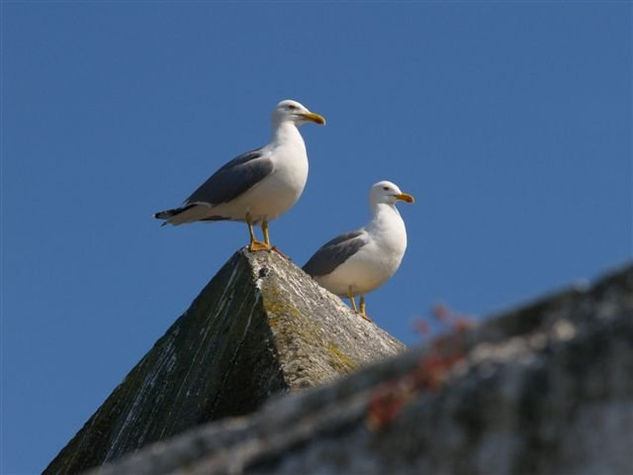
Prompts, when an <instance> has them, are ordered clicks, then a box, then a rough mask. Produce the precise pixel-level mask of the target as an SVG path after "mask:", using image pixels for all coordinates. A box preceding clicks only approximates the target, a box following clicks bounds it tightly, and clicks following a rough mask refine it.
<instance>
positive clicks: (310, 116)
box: [301, 112, 325, 125]
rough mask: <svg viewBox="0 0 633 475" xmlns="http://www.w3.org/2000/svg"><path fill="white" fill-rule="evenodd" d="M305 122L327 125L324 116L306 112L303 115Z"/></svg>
mask: <svg viewBox="0 0 633 475" xmlns="http://www.w3.org/2000/svg"><path fill="white" fill-rule="evenodd" d="M301 117H303V118H304V119H305V120H309V121H310V122H314V123H315V124H319V125H325V118H324V117H323V116H322V115H319V114H315V113H314V112H305V113H303V114H301Z"/></svg>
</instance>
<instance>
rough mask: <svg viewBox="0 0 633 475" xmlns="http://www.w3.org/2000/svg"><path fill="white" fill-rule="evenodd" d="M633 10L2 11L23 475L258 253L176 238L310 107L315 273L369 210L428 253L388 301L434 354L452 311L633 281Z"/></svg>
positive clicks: (397, 322) (408, 269) (307, 218)
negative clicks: (167, 223)
mask: <svg viewBox="0 0 633 475" xmlns="http://www.w3.org/2000/svg"><path fill="white" fill-rule="evenodd" d="M631 31H632V22H631V4H630V3H628V2H610V3H609V2H595V3H594V2H563V3H548V2H531V3H509V4H508V3H497V2H481V3H477V2H464V3H461V2H447V3H442V2H431V3H424V2H420V3H403V4H389V3H371V4H360V3H352V2H348V3H342V4H338V3H329V4H327V5H317V4H309V3H303V4H299V5H296V4H289V3H280V2H275V3H267V4H264V5H262V4H256V3H248V4H240V5H233V4H227V3H207V2H189V3H176V2H174V3H170V2H161V3H153V2H98V3H96V2H94V3H93V2H86V3H79V2H3V3H2V61H3V64H2V67H3V70H2V81H3V91H2V134H3V143H2V252H3V254H2V277H3V279H2V358H3V361H2V405H3V407H2V411H1V413H2V418H3V419H2V437H3V441H2V449H3V453H2V457H1V458H2V471H3V473H34V472H38V471H41V470H42V469H43V468H44V466H45V465H46V464H47V463H48V462H49V461H50V460H51V459H52V457H53V456H55V455H56V454H57V452H58V451H59V450H60V449H61V448H62V447H63V446H64V445H65V444H66V443H67V441H68V440H69V439H70V438H71V437H72V436H73V435H74V434H75V433H76V431H77V430H78V429H79V428H80V427H81V425H82V424H83V423H84V422H85V421H86V420H87V419H88V417H89V416H90V415H91V414H92V413H93V412H94V411H95V410H96V409H97V407H98V406H99V405H100V404H101V403H102V402H103V400H104V399H105V398H106V397H107V396H108V395H109V394H110V392H111V391H112V390H113V388H114V387H115V386H116V385H117V384H118V383H119V382H120V381H121V380H122V379H123V377H124V376H125V375H126V373H127V372H128V371H129V370H130V369H131V368H132V366H133V365H134V364H136V362H137V361H138V360H139V359H140V358H141V357H142V356H143V354H144V353H145V352H146V351H147V350H149V348H150V347H151V346H152V344H153V343H154V342H155V341H156V339H157V338H159V337H160V336H161V335H162V334H163V333H164V332H165V330H166V329H167V328H168V327H169V325H171V323H172V322H173V321H174V320H175V319H176V318H177V317H178V316H179V315H180V314H181V313H182V312H183V311H184V310H185V309H186V308H187V307H188V305H189V303H190V302H191V300H192V299H193V298H194V297H195V296H196V295H197V293H198V292H199V290H200V289H201V288H202V287H203V286H204V285H205V284H206V283H207V282H208V280H209V279H210V278H211V277H212V276H213V275H214V274H215V273H216V271H217V270H218V269H219V268H220V266H221V265H222V264H223V263H224V262H225V261H226V260H227V259H228V258H229V257H230V256H231V255H232V254H233V252H235V251H236V250H237V249H238V248H239V247H240V246H242V245H243V244H245V243H246V240H247V233H246V229H245V227H244V225H242V224H237V223H221V224H215V225H201V224H195V225H189V226H183V227H180V228H171V227H169V228H160V226H159V223H158V222H157V221H155V220H154V219H152V218H151V214H152V213H153V212H154V211H157V210H160V209H163V208H166V207H170V206H173V205H176V204H178V203H179V202H180V201H181V200H182V199H183V198H185V197H186V196H187V195H188V194H189V193H190V192H191V191H192V190H193V189H194V187H196V186H197V185H199V184H200V183H201V182H202V181H203V180H204V179H205V178H206V177H207V176H208V175H209V174H210V173H211V172H213V171H214V170H215V169H216V168H217V167H218V166H219V165H221V164H222V163H224V162H225V161H227V160H228V159H230V158H232V157H233V156H235V155H237V154H238V153H240V152H243V151H246V150H247V149H250V148H254V147H257V146H259V145H263V144H265V143H266V142H267V140H268V137H269V130H270V126H269V115H270V112H271V110H272V108H273V106H274V105H275V104H276V103H277V102H278V101H279V100H281V99H285V98H294V99H297V100H299V101H301V102H303V103H304V104H306V105H307V106H308V107H309V108H311V109H312V110H314V111H315V112H318V113H321V114H323V115H324V116H325V117H326V118H327V119H328V125H327V126H326V127H317V126H315V125H313V124H308V125H306V126H304V127H303V128H302V132H303V135H304V138H305V140H306V143H307V147H308V154H309V157H310V167H311V168H310V176H309V179H308V185H307V187H306V189H305V192H304V194H303V196H302V198H301V200H300V201H299V203H298V204H297V205H296V206H295V207H294V208H293V209H292V210H291V211H289V212H288V213H287V214H285V215H284V216H282V217H281V218H280V219H279V220H277V221H275V222H273V223H272V225H271V236H272V238H273V240H274V242H275V243H276V244H277V245H278V246H279V247H280V248H281V249H282V250H283V251H284V252H286V253H287V254H289V255H290V256H292V258H293V259H294V261H295V262H297V263H299V264H303V263H304V262H305V261H306V260H307V258H308V257H309V256H310V255H311V253H312V252H314V250H315V249H316V248H317V247H318V246H319V245H321V244H322V243H323V242H324V241H326V240H327V239H329V238H330V237H332V236H333V235H335V234H337V233H340V232H343V231H346V230H350V229H353V228H355V227H358V226H360V225H362V224H363V223H364V222H365V220H366V219H367V216H368V207H367V192H368V188H369V186H370V185H371V184H372V183H374V182H376V181H378V180H381V179H390V180H392V181H394V182H396V183H397V184H399V185H400V187H401V188H402V189H403V190H405V191H408V192H410V193H412V194H413V195H415V196H416V198H418V201H417V203H416V204H415V205H411V206H407V205H402V206H400V209H401V211H402V214H403V216H404V218H405V221H406V223H407V227H408V231H409V248H408V250H407V254H406V255H405V258H404V261H403V264H402V267H401V269H400V271H399V272H398V273H397V274H396V275H395V276H394V278H393V279H392V280H391V281H390V282H388V283H387V284H386V285H385V286H384V287H383V288H381V289H379V290H377V291H376V292H374V293H373V294H370V295H369V297H368V311H369V313H370V314H371V315H372V316H373V317H374V318H375V320H376V322H377V323H378V324H379V325H380V326H382V327H384V328H385V329H387V330H388V331H390V332H391V333H392V334H394V335H395V336H396V337H398V338H400V339H402V340H403V341H405V342H406V343H410V344H413V343H415V342H416V341H417V340H418V336H416V335H415V333H413V332H412V330H411V324H412V321H413V320H414V319H415V318H416V317H419V316H420V315H423V314H426V313H428V309H429V307H430V306H431V305H432V304H433V303H435V302H446V303H447V304H448V305H450V306H451V307H453V308H455V309H457V310H460V311H464V312H467V313H471V314H475V315H478V316H485V315H489V314H490V313H494V312H496V311H498V310H501V309H503V308H507V307H509V306H512V305H514V304H516V303H519V302H524V301H526V300H527V299H530V298H533V297H535V296H538V295H540V294H541V293H543V292H546V291H550V290H552V289H556V288H559V287H561V286H564V285H566V284H569V283H572V282H574V281H575V280H577V279H582V278H593V277H596V276H598V275H599V274H600V273H602V272H604V271H605V270H608V269H610V268H612V267H613V266H617V265H619V264H621V263H623V262H625V261H626V260H628V259H630V258H631V254H632V248H631V246H632V234H631V221H632V205H631V189H632V186H631V185H632V183H631V181H632V168H631V152H632V150H631V127H632V121H631V104H632V94H631V83H632V74H631V64H632V61H631V59H632V58H631V53H632V52H631Z"/></svg>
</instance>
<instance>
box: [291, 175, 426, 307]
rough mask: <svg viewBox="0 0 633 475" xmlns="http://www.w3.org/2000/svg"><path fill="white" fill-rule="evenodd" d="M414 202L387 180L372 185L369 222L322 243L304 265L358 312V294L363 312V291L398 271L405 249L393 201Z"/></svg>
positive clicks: (304, 267) (304, 268) (403, 230)
mask: <svg viewBox="0 0 633 475" xmlns="http://www.w3.org/2000/svg"><path fill="white" fill-rule="evenodd" d="M398 201H406V202H407V203H413V202H414V199H413V196H411V195H409V194H407V193H403V192H402V191H400V188H398V187H397V186H396V185H395V184H393V183H391V182H390V181H380V182H378V183H376V184H375V185H373V186H372V187H371V190H370V192H369V205H370V207H371V211H372V219H371V221H370V222H369V223H368V224H367V225H365V226H364V227H362V228H360V229H358V230H356V231H352V232H349V233H346V234H341V235H340V236H337V237H335V238H334V239H332V240H331V241H330V242H328V243H326V244H324V245H323V246H322V247H321V248H320V249H319V250H318V251H317V252H316V253H315V254H314V255H313V256H312V257H311V258H310V260H309V261H308V262H307V263H306V265H305V266H303V270H304V271H306V272H307V273H308V274H310V275H311V276H312V277H313V278H314V279H315V280H316V281H317V282H318V283H319V284H321V286H323V287H325V288H326V289H327V290H329V291H330V292H332V293H334V294H336V295H338V296H339V297H343V296H345V295H347V296H348V297H349V299H350V301H351V304H352V308H353V309H354V311H355V312H357V313H358V309H357V308H356V302H355V301H354V296H356V295H360V316H361V317H363V318H365V319H366V320H370V319H369V317H368V316H367V314H366V312H365V294H366V293H367V292H371V291H372V290H374V289H375V288H377V287H380V286H381V285H382V284H384V283H385V282H386V281H387V280H389V278H390V277H391V276H392V275H393V274H394V273H395V272H396V271H397V270H398V267H400V262H401V261H402V256H404V251H405V249H406V248H407V230H406V229H405V227H404V221H403V220H402V218H401V217H400V213H399V212H398V210H397V209H396V202H398Z"/></svg>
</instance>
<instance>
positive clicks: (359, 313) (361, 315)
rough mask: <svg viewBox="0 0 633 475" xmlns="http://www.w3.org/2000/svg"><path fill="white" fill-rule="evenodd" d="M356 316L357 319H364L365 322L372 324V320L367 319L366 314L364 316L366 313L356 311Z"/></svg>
mask: <svg viewBox="0 0 633 475" xmlns="http://www.w3.org/2000/svg"><path fill="white" fill-rule="evenodd" d="M356 315H358V316H359V317H362V318H364V319H365V320H367V321H368V322H373V320H372V319H371V318H369V317H368V316H367V314H366V313H364V312H358V311H356Z"/></svg>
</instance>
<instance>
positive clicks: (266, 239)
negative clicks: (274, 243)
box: [262, 221, 270, 247]
mask: <svg viewBox="0 0 633 475" xmlns="http://www.w3.org/2000/svg"><path fill="white" fill-rule="evenodd" d="M262 232H263V233H264V242H265V243H266V245H267V246H268V247H270V236H269V235H268V221H262Z"/></svg>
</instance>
